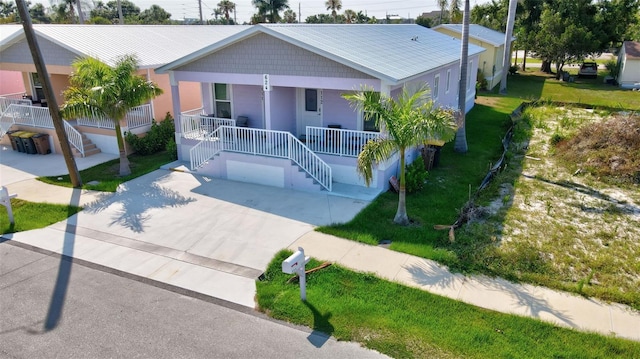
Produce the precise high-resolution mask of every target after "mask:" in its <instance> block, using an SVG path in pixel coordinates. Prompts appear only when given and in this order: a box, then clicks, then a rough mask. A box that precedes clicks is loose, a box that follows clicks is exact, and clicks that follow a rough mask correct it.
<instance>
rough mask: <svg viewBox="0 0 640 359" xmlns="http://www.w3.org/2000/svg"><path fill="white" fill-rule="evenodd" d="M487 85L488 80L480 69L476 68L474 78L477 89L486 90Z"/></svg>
mask: <svg viewBox="0 0 640 359" xmlns="http://www.w3.org/2000/svg"><path fill="white" fill-rule="evenodd" d="M488 87H489V82H488V81H487V79H486V78H485V77H484V74H483V73H482V71H481V70H480V69H478V77H477V80H476V89H477V90H483V91H484V90H486V89H487V88H488Z"/></svg>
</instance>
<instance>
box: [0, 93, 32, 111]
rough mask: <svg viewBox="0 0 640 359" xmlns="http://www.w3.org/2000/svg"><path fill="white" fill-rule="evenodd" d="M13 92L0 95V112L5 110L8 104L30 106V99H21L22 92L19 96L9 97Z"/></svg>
mask: <svg viewBox="0 0 640 359" xmlns="http://www.w3.org/2000/svg"><path fill="white" fill-rule="evenodd" d="M12 95H13V94H9V95H2V96H0V113H3V112H4V111H6V110H7V108H8V107H9V105H12V104H13V105H24V106H31V100H28V99H23V98H22V94H20V97H11V96H12Z"/></svg>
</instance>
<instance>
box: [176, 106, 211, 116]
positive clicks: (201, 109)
mask: <svg viewBox="0 0 640 359" xmlns="http://www.w3.org/2000/svg"><path fill="white" fill-rule="evenodd" d="M180 114H181V115H187V116H195V115H206V113H205V112H204V107H198V108H194V109H193V110H187V111H183V112H180Z"/></svg>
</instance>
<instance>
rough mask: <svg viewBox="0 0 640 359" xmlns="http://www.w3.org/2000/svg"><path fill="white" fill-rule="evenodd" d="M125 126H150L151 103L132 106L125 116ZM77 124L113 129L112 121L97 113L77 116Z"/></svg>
mask: <svg viewBox="0 0 640 359" xmlns="http://www.w3.org/2000/svg"><path fill="white" fill-rule="evenodd" d="M125 120H126V126H127V128H128V129H129V130H132V129H134V128H139V127H144V126H151V124H152V123H153V114H152V113H151V105H150V104H146V105H141V106H138V107H134V108H132V109H131V110H130V111H129V112H128V113H127V116H126V117H125ZM78 125H80V126H86V127H95V128H107V129H111V130H113V129H115V128H116V126H115V124H114V123H113V121H112V120H111V119H109V118H106V117H104V116H102V115H100V114H98V113H94V114H92V116H91V117H82V118H78Z"/></svg>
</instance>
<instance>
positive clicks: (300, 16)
mask: <svg viewBox="0 0 640 359" xmlns="http://www.w3.org/2000/svg"><path fill="white" fill-rule="evenodd" d="M301 22H302V8H301V7H300V3H298V23H301Z"/></svg>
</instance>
